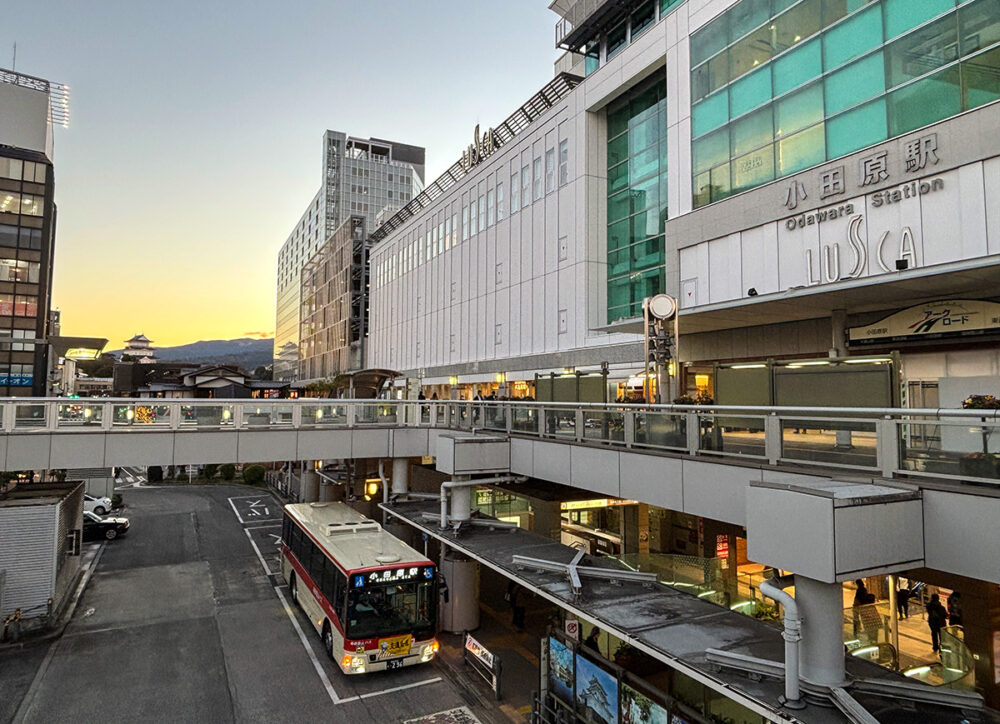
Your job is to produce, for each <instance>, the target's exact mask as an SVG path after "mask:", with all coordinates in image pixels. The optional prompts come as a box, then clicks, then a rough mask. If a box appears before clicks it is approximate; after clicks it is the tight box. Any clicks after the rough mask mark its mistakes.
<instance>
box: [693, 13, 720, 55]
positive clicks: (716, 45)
mask: <svg viewBox="0 0 1000 724" xmlns="http://www.w3.org/2000/svg"><path fill="white" fill-rule="evenodd" d="M728 44H729V15H728V13H727V14H725V15H721V16H720V17H718V18H716V19H715V20H713V21H712V22H710V23H709V24H708V25H706V26H705V27H704V28H702V29H701V30H699V31H698V32H697V33H694V34H693V35H692V36H691V67H692V68H693V67H694V66H696V65H698V64H699V63H701V62H702V61H703V60H708V59H709V58H711V57H712V56H713V55H715V54H716V53H718V52H719V51H720V50H722V49H723V48H725V47H726V45H728Z"/></svg>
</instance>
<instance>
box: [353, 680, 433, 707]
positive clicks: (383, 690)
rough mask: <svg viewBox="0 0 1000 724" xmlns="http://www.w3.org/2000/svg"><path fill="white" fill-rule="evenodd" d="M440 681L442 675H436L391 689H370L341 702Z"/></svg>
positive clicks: (368, 697)
mask: <svg viewBox="0 0 1000 724" xmlns="http://www.w3.org/2000/svg"><path fill="white" fill-rule="evenodd" d="M440 681H441V677H440V676H435V677H434V678H433V679H424V680H423V681H415V682H413V683H412V684H403V685H402V686H394V687H392V688H391V689H382V691H369V692H368V693H367V694H358V695H357V696H352V697H350V698H348V699H341V700H340V702H339V703H340V704H346V703H348V702H349V701H358V700H359V699H370V698H372V697H373V696H382V695H383V694H392V693H394V692H397V691H403V690H404V689H415V688H417V687H418V686H426V685H427V684H437V683H438V682H440Z"/></svg>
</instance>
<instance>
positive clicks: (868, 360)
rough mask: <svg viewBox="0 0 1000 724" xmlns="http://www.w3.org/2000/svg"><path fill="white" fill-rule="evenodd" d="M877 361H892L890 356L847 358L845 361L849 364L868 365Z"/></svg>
mask: <svg viewBox="0 0 1000 724" xmlns="http://www.w3.org/2000/svg"><path fill="white" fill-rule="evenodd" d="M877 362H892V360H891V359H890V358H889V357H869V358H866V359H845V360H844V363H845V364H849V365H866V364H875V363H877Z"/></svg>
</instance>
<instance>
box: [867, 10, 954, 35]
mask: <svg viewBox="0 0 1000 724" xmlns="http://www.w3.org/2000/svg"><path fill="white" fill-rule="evenodd" d="M883 5H884V7H885V39H886V40H892V39H893V38H895V37H897V36H899V35H902V34H903V33H905V32H906V31H907V30H911V29H913V28H915V27H917V26H918V25H920V24H922V23H925V22H927V21H928V20H930V19H931V18H935V17H937V16H938V15H940V14H941V13H946V12H948V11H949V10H954V9H955V0H885V2H884V3H883Z"/></svg>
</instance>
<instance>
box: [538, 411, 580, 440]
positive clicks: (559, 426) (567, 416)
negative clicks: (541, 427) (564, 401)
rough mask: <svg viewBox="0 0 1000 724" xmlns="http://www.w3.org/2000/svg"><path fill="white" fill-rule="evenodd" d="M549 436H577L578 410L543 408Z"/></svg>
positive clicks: (546, 432) (546, 431)
mask: <svg viewBox="0 0 1000 724" xmlns="http://www.w3.org/2000/svg"><path fill="white" fill-rule="evenodd" d="M543 413H544V415H545V435H546V436H547V437H570V438H575V437H576V410H566V409H557V410H543Z"/></svg>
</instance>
